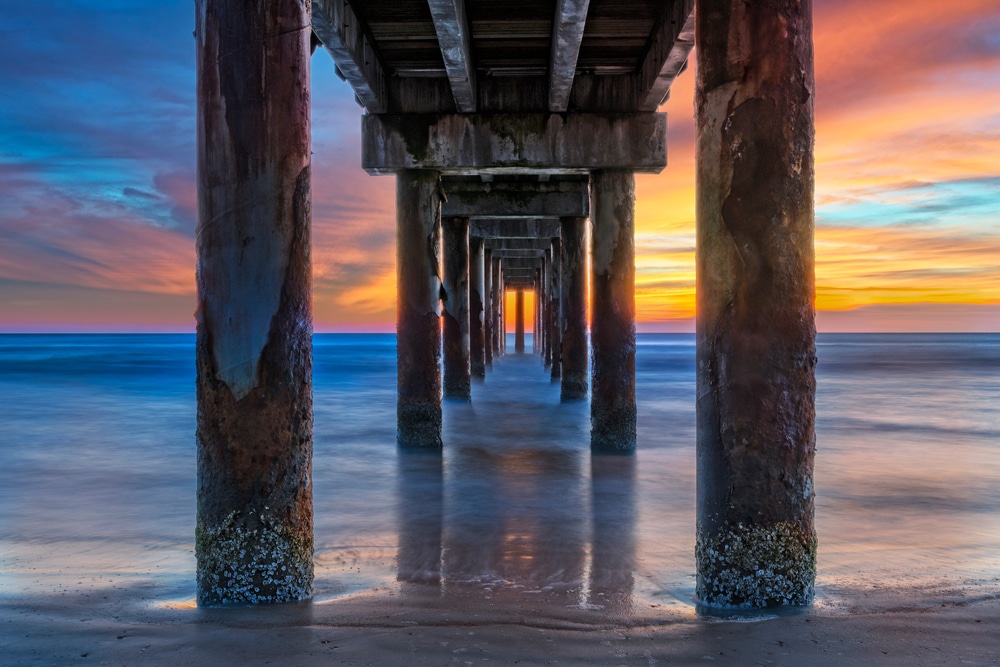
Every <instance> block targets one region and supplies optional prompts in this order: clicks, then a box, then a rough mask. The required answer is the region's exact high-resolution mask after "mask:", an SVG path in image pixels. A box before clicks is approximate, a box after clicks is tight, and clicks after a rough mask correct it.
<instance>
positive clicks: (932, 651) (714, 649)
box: [0, 588, 1000, 667]
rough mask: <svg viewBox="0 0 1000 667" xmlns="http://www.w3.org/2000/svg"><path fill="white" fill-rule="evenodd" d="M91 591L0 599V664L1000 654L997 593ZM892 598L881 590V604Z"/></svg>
mask: <svg viewBox="0 0 1000 667" xmlns="http://www.w3.org/2000/svg"><path fill="white" fill-rule="evenodd" d="M142 597H143V595H142V591H141V590H139V591H136V590H123V589H121V588H112V589H104V590H100V589H96V590H91V591H88V592H85V593H82V594H68V593H66V594H61V595H53V596H49V597H42V598H40V599H37V600H31V601H27V600H20V601H13V602H12V601H11V600H5V601H4V602H3V603H0V627H2V628H3V631H2V637H3V639H2V641H0V655H2V658H0V664H3V665H67V664H95V665H96V664H100V665H217V666H218V665H267V664H272V665H331V664H334V665H477V664H496V665H514V664H517V665H554V664H561V665H656V664H674V665H695V664H699V665H700V664H706V663H711V664H719V665H811V666H813V667H821V666H824V665H831V666H832V665H907V666H913V665H996V664H1000V631H998V629H1000V596H998V595H997V594H996V591H995V590H991V592H990V593H988V594H987V595H986V596H984V597H980V598H974V597H969V596H964V598H963V597H959V598H954V597H953V598H952V599H949V600H947V601H945V602H943V603H937V604H933V603H930V602H922V603H918V604H912V605H909V606H907V605H902V606H896V607H895V608H882V609H878V610H873V609H872V608H871V607H869V608H867V609H863V608H860V607H857V608H855V609H853V610H852V609H851V608H850V605H848V608H846V609H844V608H841V609H834V608H830V607H828V606H826V607H824V606H823V605H817V606H814V607H813V608H810V609H806V610H803V611H800V612H797V613H790V614H784V615H777V614H774V613H762V614H760V615H758V616H752V615H743V616H737V617H734V618H730V619H721V618H715V617H711V616H700V615H697V614H695V613H694V612H693V610H691V611H690V613H688V614H687V615H683V614H680V615H678V614H669V615H666V616H663V617H661V618H655V617H651V616H647V617H643V618H639V617H631V618H622V617H619V618H609V617H608V616H607V615H604V614H601V613H597V614H595V613H594V612H593V611H592V610H585V609H571V608H564V609H554V608H551V607H546V606H545V604H544V601H540V602H539V603H532V604H520V605H519V604H506V605H501V606H499V607H497V606H495V605H489V606H488V607H478V606H476V605H472V604H469V605H456V604H455V603H454V600H450V601H449V603H448V604H447V605H445V604H435V603H434V602H433V600H423V601H421V600H415V599H413V598H412V597H407V596H405V595H404V596H402V597H399V596H397V595H391V594H390V595H387V594H384V593H383V594H366V595H364V596H362V597H355V598H351V599H346V600H340V601H333V602H328V603H317V604H313V603H302V604H293V605H280V606H275V607H266V608H253V609H212V610H201V609H195V608H193V607H185V606H180V605H168V606H163V605H159V606H150V605H147V604H146V603H144V601H143V600H142ZM886 601H887V600H883V602H886Z"/></svg>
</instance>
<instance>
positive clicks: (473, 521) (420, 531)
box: [0, 334, 1000, 620]
mask: <svg viewBox="0 0 1000 667" xmlns="http://www.w3.org/2000/svg"><path fill="white" fill-rule="evenodd" d="M528 344H529V349H530V336H529V343H528ZM509 349H510V350H513V343H512V341H511V344H510V346H509ZM694 356H695V348H694V337H693V336H690V335H666V334H664V335H655V334H645V335H640V336H639V337H638V351H637V363H636V366H637V372H636V381H637V390H636V393H637V400H638V412H639V420H638V450H637V452H636V454H635V455H634V456H625V457H615V456H610V457H609V456H599V457H592V456H591V454H590V450H589V408H588V406H587V404H586V403H570V404H561V403H560V401H559V386H558V384H557V383H553V382H551V381H550V379H549V374H548V371H547V369H544V368H543V366H542V363H541V360H540V358H539V357H538V356H537V355H533V354H531V353H530V352H529V353H526V354H515V353H513V352H511V353H508V354H507V355H506V356H504V357H502V358H500V359H499V360H496V361H495V362H494V367H493V370H492V372H490V373H489V374H488V376H487V378H486V380H485V381H484V382H481V383H476V384H474V386H473V401H472V403H470V404H454V403H445V407H444V417H445V426H444V451H443V453H442V454H441V455H440V456H427V455H420V454H414V453H409V452H403V451H400V450H399V449H398V448H397V446H396V442H395V377H396V376H395V361H396V352H395V337H394V336H392V335H388V334H385V335H380V334H372V335H367V334H324V335H316V336H315V339H314V405H315V441H314V442H315V445H314V447H315V452H314V461H313V466H314V467H313V482H314V500H315V517H316V533H315V535H316V588H315V602H316V603H317V604H350V601H351V600H352V599H356V598H359V597H361V598H363V597H366V596H367V597H369V598H370V597H372V596H376V597H377V596H382V597H387V598H388V597H396V598H407V599H409V600H411V601H412V600H416V601H417V602H418V603H419V602H420V601H421V600H423V601H425V602H426V603H427V604H432V605H436V607H437V608H441V607H442V606H443V607H447V606H448V605H449V604H451V602H452V601H453V602H454V604H455V605H456V607H461V608H463V609H470V608H473V609H475V608H484V609H485V608H490V609H500V610H507V612H506V613H511V614H513V613H517V614H524V615H528V616H531V615H534V616H541V617H544V616H546V615H551V616H559V615H560V614H562V613H564V612H563V611H561V610H566V609H572V610H574V613H575V612H576V611H579V610H582V611H583V612H587V613H590V612H593V614H595V617H597V618H600V619H605V620H606V619H609V618H611V619H615V618H625V617H628V618H640V619H641V618H650V619H661V618H669V617H671V616H672V615H673V616H676V615H681V616H684V615H691V614H694V613H695V605H694V600H693V595H694V583H695V572H694V567H695V564H694V538H695V524H694V517H695V413H694V397H695V387H694V383H695V365H694ZM818 356H819V365H818V368H817V378H818V391H817V398H816V403H817V406H816V411H817V456H816V473H815V489H816V522H817V531H818V535H819V541H820V546H819V555H818V559H819V571H818V578H817V594H816V602H815V605H816V606H817V607H821V608H823V609H825V610H827V611H828V612H829V613H841V612H843V613H854V612H857V611H859V610H860V611H866V610H867V611H880V610H889V609H900V608H922V607H925V606H926V607H932V606H939V605H941V604H951V603H956V602H962V601H966V602H967V601H970V600H979V599H988V598H997V597H998V596H1000V334H878V335H868V334H865V335H862V334H836V335H834V334H826V335H823V334H821V335H820V336H819V338H818ZM0 402H2V404H0V475H2V479H3V483H2V484H0V601H4V603H5V604H17V603H18V602H19V601H26V600H31V601H33V604H37V603H39V601H42V602H45V603H51V604H54V605H57V604H58V603H59V601H60V599H63V598H64V597H66V596H70V597H72V596H77V597H79V596H81V595H84V596H87V595H89V596H99V595H100V594H101V592H102V591H116V592H117V593H118V594H119V596H120V594H122V593H123V592H124V593H125V597H127V598H128V599H130V600H132V601H133V603H134V604H138V605H145V606H148V607H150V608H157V607H170V608H172V609H185V608H189V607H191V606H192V605H193V599H194V592H195V590H194V570H195V563H194V550H193V549H194V547H193V542H194V518H195V435H194V433H195V387H194V336H193V335H71V334H62V335H2V336H0Z"/></svg>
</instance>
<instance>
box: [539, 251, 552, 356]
mask: <svg viewBox="0 0 1000 667" xmlns="http://www.w3.org/2000/svg"><path fill="white" fill-rule="evenodd" d="M542 266H544V267H545V270H544V271H543V273H542V286H541V290H540V293H541V294H543V295H544V298H543V300H542V326H541V330H542V340H543V343H544V344H543V347H542V362H543V363H544V365H545V367H546V368H549V367H550V366H552V248H551V246H550V247H548V248H546V249H545V257H544V258H543V259H542Z"/></svg>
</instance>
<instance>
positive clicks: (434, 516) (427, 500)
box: [396, 449, 444, 588]
mask: <svg viewBox="0 0 1000 667" xmlns="http://www.w3.org/2000/svg"><path fill="white" fill-rule="evenodd" d="M397 456H398V459H397V460H398V463H399V476H398V480H399V483H398V495H397V505H396V508H397V513H396V516H397V522H398V527H397V531H398V533H399V549H398V551H397V555H396V560H397V567H398V573H397V575H396V578H397V580H399V581H400V582H403V584H404V588H405V585H406V584H422V585H427V584H430V585H440V583H441V533H442V526H443V519H442V515H443V507H444V502H443V500H444V498H443V495H442V460H441V454H440V452H434V451H430V452H422V451H412V450H410V451H407V450H402V449H401V450H399V452H398V454H397Z"/></svg>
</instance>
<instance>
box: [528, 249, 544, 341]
mask: <svg viewBox="0 0 1000 667" xmlns="http://www.w3.org/2000/svg"><path fill="white" fill-rule="evenodd" d="M543 271H544V268H542V267H539V268H537V269H535V325H534V329H533V333H532V336H531V348H532V350H534V352H535V354H539V355H540V354H542V345H544V341H545V336H544V334H543V333H542V300H543V299H544V298H545V296H544V295H543V294H542V272H543Z"/></svg>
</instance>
